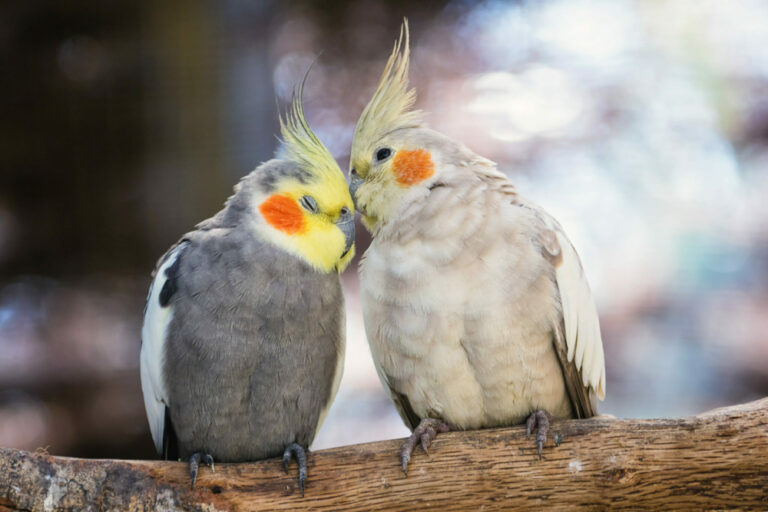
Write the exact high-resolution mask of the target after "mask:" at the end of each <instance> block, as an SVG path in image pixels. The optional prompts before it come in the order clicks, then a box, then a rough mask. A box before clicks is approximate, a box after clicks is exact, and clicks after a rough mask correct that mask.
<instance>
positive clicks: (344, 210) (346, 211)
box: [341, 206, 349, 215]
mask: <svg viewBox="0 0 768 512" xmlns="http://www.w3.org/2000/svg"><path fill="white" fill-rule="evenodd" d="M348 213H349V208H347V207H346V206H342V207H341V214H342V215H346V214H348Z"/></svg>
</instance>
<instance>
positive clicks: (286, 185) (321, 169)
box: [257, 76, 355, 272]
mask: <svg viewBox="0 0 768 512" xmlns="http://www.w3.org/2000/svg"><path fill="white" fill-rule="evenodd" d="M305 81H306V76H305V77H304V80H303V81H302V82H301V84H300V85H299V87H298V89H297V91H296V93H295V94H294V96H293V100H292V102H291V107H290V108H289V109H288V112H287V113H286V115H285V119H283V117H282V116H280V131H281V133H282V145H281V148H280V150H279V151H278V159H277V160H270V161H269V162H267V163H265V164H264V165H263V167H262V168H261V170H260V172H259V176H260V184H261V193H262V194H263V195H261V196H259V205H258V211H259V213H260V215H261V218H262V219H263V224H260V226H261V228H260V229H261V233H262V234H263V235H264V236H265V237H266V238H267V239H268V240H269V241H271V242H272V243H273V244H275V245H277V246H279V247H281V248H283V249H285V250H287V251H289V252H292V253H293V254H296V255H297V256H299V257H301V258H303V259H304V260H305V261H306V262H308V263H309V264H311V265H312V266H313V267H315V268H316V269H318V270H320V271H322V272H332V271H337V272H342V271H343V270H344V268H345V267H346V266H347V264H349V262H350V261H351V260H352V257H353V256H354V253H355V251H354V232H355V231H354V226H355V224H354V204H353V202H352V198H351V197H350V195H349V189H348V188H347V181H346V179H345V178H344V174H343V173H342V172H341V169H339V166H338V164H337V163H336V160H334V159H333V156H331V153H330V152H329V151H328V149H326V147H325V146H324V145H323V143H322V142H320V140H319V139H318V138H317V136H316V135H315V134H314V133H313V132H312V130H311V129H310V127H309V124H308V123H307V119H306V117H305V116H304V107H303V105H302V96H303V91H304V82H305ZM257 171H258V170H257Z"/></svg>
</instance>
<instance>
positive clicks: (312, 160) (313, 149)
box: [279, 70, 344, 181]
mask: <svg viewBox="0 0 768 512" xmlns="http://www.w3.org/2000/svg"><path fill="white" fill-rule="evenodd" d="M307 76H309V70H308V71H307V74H306V75H304V79H303V80H302V81H301V83H300V84H299V87H298V90H297V91H296V92H295V93H294V95H293V99H292V101H291V107H290V108H289V110H288V112H286V114H285V119H283V116H280V117H279V119H280V133H281V134H282V146H281V148H280V157H281V159H284V160H288V161H291V162H293V163H295V164H296V165H297V166H298V167H299V168H300V169H301V170H303V171H305V172H307V173H308V174H309V175H310V176H312V177H314V178H316V179H319V180H325V179H331V180H334V181H338V180H339V179H341V180H342V181H344V175H343V174H342V172H341V169H339V165H338V164H337V163H336V160H334V158H333V156H332V155H331V153H330V151H328V149H327V148H326V147H325V146H324V145H323V143H322V142H320V139H318V138H317V136H316V135H315V134H314V132H313V131H312V129H311V128H310V127H309V123H307V118H306V117H305V116H304V105H303V102H302V98H303V96H304V83H305V82H306V81H307Z"/></svg>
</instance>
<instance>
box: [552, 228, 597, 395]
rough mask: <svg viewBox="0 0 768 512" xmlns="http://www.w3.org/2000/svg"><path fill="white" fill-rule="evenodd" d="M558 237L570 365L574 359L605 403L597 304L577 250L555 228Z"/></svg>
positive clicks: (558, 273)
mask: <svg viewBox="0 0 768 512" xmlns="http://www.w3.org/2000/svg"><path fill="white" fill-rule="evenodd" d="M555 234H556V236H557V242H558V244H559V245H560V250H561V251H562V258H563V260H562V263H561V264H560V266H559V267H557V270H556V278H557V286H558V288H559V289H560V300H561V301H562V305H563V320H564V323H565V342H566V347H567V349H568V362H571V361H574V360H575V363H576V368H578V370H579V372H581V379H582V384H583V385H584V387H585V388H586V387H590V388H592V389H593V390H594V391H595V393H596V394H597V397H598V398H599V399H600V400H603V399H605V358H604V356H603V340H602V337H601V335H600V321H599V320H598V317H597V308H596V307H595V301H594V300H593V299H592V291H591V290H590V289H589V284H588V283H587V279H586V277H585V276H584V272H583V270H582V268H581V263H579V257H578V255H577V254H576V250H575V249H574V248H573V246H572V245H571V242H570V241H569V240H568V239H567V238H566V237H565V236H564V235H563V234H562V232H561V231H560V230H559V229H555Z"/></svg>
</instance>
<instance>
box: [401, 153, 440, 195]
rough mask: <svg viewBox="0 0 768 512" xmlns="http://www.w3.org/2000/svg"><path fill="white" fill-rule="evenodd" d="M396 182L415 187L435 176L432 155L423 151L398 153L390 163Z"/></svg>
mask: <svg viewBox="0 0 768 512" xmlns="http://www.w3.org/2000/svg"><path fill="white" fill-rule="evenodd" d="M392 169H393V170H394V172H395V177H396V178H397V182H398V183H399V184H401V185H406V186H410V185H415V184H416V183H419V182H420V181H424V180H425V179H427V178H429V177H430V176H432V175H433V174H435V164H434V163H433V162H432V155H430V154H429V151H425V150H423V149H414V150H412V151H403V150H401V151H398V152H397V154H396V155H395V159H394V160H393V162H392Z"/></svg>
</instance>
